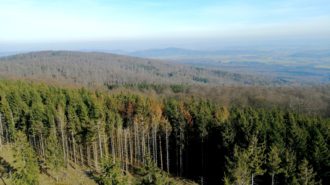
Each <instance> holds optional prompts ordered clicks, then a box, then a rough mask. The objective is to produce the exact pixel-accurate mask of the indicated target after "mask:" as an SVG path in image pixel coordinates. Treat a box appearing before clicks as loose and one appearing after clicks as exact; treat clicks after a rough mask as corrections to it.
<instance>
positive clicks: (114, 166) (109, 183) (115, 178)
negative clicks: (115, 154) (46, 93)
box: [97, 158, 129, 185]
mask: <svg viewBox="0 0 330 185" xmlns="http://www.w3.org/2000/svg"><path fill="white" fill-rule="evenodd" d="M97 181H98V183H99V184H100V185H127V184H128V182H129V181H128V179H127V177H126V176H125V175H124V174H123V172H122V170H121V168H120V166H119V164H118V163H113V161H112V159H110V158H109V159H103V161H102V163H101V174H100V175H99V176H98V177H97Z"/></svg>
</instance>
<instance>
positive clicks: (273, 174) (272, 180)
mask: <svg viewBox="0 0 330 185" xmlns="http://www.w3.org/2000/svg"><path fill="white" fill-rule="evenodd" d="M274 176H275V174H274V173H272V185H274V183H275V182H274Z"/></svg>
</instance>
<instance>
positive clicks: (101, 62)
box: [0, 51, 283, 87]
mask: <svg viewBox="0 0 330 185" xmlns="http://www.w3.org/2000/svg"><path fill="white" fill-rule="evenodd" d="M0 76H3V77H12V78H28V79H35V80H36V79H38V80H40V79H42V81H44V82H49V81H50V82H51V81H65V82H67V83H70V84H83V85H88V86H94V87H95V86H100V85H101V86H103V85H114V84H126V83H142V82H146V83H156V84H178V83H179V84H180V83H188V84H216V85H221V84H240V85H244V84H247V85H253V84H259V85H260V84H264V85H265V84H272V85H279V84H283V82H282V81H281V80H278V79H276V78H275V79H273V78H270V77H265V76H264V77H262V78H261V77H257V76H253V75H243V74H239V73H230V72H226V71H223V70H221V69H220V70H219V69H203V68H197V67H191V66H188V65H179V64H174V63H171V62H164V61H160V60H154V59H143V58H136V57H129V56H124V55H115V54H107V53H97V52H73V51H72V52H70V51H42V52H32V53H26V54H18V55H13V56H8V57H2V58H0Z"/></svg>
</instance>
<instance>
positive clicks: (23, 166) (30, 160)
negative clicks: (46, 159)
mask: <svg viewBox="0 0 330 185" xmlns="http://www.w3.org/2000/svg"><path fill="white" fill-rule="evenodd" d="M14 152H15V154H14V157H15V168H16V170H17V171H15V172H14V174H13V177H12V178H13V183H14V184H15V185H37V184H39V183H38V175H39V170H38V164H37V157H36V155H35V153H34V151H33V149H32V148H31V147H30V145H29V143H28V141H27V139H26V136H25V134H24V133H22V132H17V134H16V141H15V145H14Z"/></svg>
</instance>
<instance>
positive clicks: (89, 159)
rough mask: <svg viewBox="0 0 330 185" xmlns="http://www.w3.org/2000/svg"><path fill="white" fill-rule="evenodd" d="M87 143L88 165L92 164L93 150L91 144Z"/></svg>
mask: <svg viewBox="0 0 330 185" xmlns="http://www.w3.org/2000/svg"><path fill="white" fill-rule="evenodd" d="M86 144H87V146H86V147H87V148H86V153H87V166H91V156H90V152H91V149H90V146H89V144H88V143H86Z"/></svg>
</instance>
